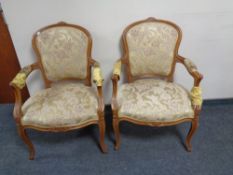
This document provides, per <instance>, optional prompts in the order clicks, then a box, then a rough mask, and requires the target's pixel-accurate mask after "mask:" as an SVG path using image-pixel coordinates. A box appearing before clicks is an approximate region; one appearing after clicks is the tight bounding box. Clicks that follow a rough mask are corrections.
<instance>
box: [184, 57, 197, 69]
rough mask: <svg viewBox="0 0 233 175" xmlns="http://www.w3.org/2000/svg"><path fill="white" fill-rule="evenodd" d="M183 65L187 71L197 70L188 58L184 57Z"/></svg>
mask: <svg viewBox="0 0 233 175" xmlns="http://www.w3.org/2000/svg"><path fill="white" fill-rule="evenodd" d="M184 65H185V66H186V67H187V69H188V71H189V72H195V71H197V66H196V65H195V64H194V63H193V62H192V60H190V59H188V58H186V59H184Z"/></svg>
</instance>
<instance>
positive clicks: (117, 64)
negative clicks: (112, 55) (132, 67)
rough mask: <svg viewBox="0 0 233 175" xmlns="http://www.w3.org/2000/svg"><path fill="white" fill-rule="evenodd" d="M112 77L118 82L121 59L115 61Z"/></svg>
mask: <svg viewBox="0 0 233 175" xmlns="http://www.w3.org/2000/svg"><path fill="white" fill-rule="evenodd" d="M112 75H113V76H112V77H113V78H114V77H118V80H119V79H120V75H121V59H119V60H117V61H116V62H115V64H114V68H113V73H112Z"/></svg>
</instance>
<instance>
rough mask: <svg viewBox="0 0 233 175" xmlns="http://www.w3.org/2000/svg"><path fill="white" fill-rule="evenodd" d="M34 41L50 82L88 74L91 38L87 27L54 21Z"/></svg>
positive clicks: (37, 34)
mask: <svg viewBox="0 0 233 175" xmlns="http://www.w3.org/2000/svg"><path fill="white" fill-rule="evenodd" d="M33 42H34V43H33V44H34V48H35V50H36V52H37V53H38V55H39V57H40V59H39V60H40V61H41V64H42V67H43V70H44V71H43V72H44V76H45V77H46V79H47V80H49V81H50V82H54V81H58V80H62V79H70V78H73V79H85V78H86V77H87V74H88V70H87V69H88V57H89V52H90V47H91V39H90V35H89V32H88V31H86V30H85V29H83V28H81V27H77V26H73V25H68V24H63V25H62V24H61V25H53V26H49V27H46V28H44V29H42V30H40V31H39V32H37V33H36V34H35V36H34V39H33Z"/></svg>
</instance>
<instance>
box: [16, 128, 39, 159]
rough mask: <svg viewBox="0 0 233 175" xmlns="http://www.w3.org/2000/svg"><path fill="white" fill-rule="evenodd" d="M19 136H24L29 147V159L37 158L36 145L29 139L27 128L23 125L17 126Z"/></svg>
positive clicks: (23, 138) (24, 140)
mask: <svg viewBox="0 0 233 175" xmlns="http://www.w3.org/2000/svg"><path fill="white" fill-rule="evenodd" d="M17 129H18V133H19V136H20V137H21V138H22V140H23V142H24V143H25V144H26V145H27V146H28V149H29V159H30V160H33V159H34V158H35V149H34V146H33V144H32V142H31V140H30V139H29V137H28V135H27V132H26V129H25V128H23V127H22V126H17Z"/></svg>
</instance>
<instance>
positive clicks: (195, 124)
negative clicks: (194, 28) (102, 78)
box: [111, 17, 203, 152]
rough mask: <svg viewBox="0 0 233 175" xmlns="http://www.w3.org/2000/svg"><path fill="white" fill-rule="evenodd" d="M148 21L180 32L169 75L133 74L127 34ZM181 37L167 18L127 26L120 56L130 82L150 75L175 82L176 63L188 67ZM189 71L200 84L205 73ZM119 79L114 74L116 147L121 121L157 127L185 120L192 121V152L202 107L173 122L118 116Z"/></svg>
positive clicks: (113, 104)
mask: <svg viewBox="0 0 233 175" xmlns="http://www.w3.org/2000/svg"><path fill="white" fill-rule="evenodd" d="M148 22H159V23H165V24H168V25H170V26H172V27H174V28H175V29H176V31H177V33H178V38H177V42H176V46H175V49H174V60H173V64H172V68H171V71H170V73H169V74H168V76H160V75H156V74H146V75H142V76H132V74H131V70H130V63H129V50H128V45H127V40H126V35H127V32H128V31H129V30H130V29H131V28H132V27H134V26H135V25H138V24H141V23H148ZM181 38H182V32H181V29H180V28H179V27H178V26H177V25H176V24H174V23H172V22H170V21H166V20H160V19H155V18H153V17H150V18H148V19H146V20H141V21H137V22H134V23H132V24H130V25H129V26H128V27H126V29H125V30H124V32H123V35H122V45H123V56H122V57H121V58H120V60H121V63H122V64H125V66H126V76H127V80H128V82H129V83H130V82H133V81H134V80H136V79H140V78H148V77H160V78H164V79H165V80H167V81H169V82H173V75H174V71H175V65H176V63H181V64H183V65H184V66H185V67H186V65H185V64H184V60H185V59H186V58H184V57H182V56H180V55H179V54H178V49H179V45H180V42H181ZM186 69H187V70H188V68H187V67H186ZM188 72H189V74H190V75H191V76H192V77H193V79H194V86H199V85H200V82H201V80H202V79H203V75H202V74H200V73H199V72H198V71H194V72H190V71H189V70H188ZM119 80H120V76H119V75H116V74H113V76H112V83H113V93H112V102H111V107H112V112H113V130H114V134H115V149H116V150H118V149H119V147H120V129H119V124H120V122H121V121H128V122H131V123H134V124H137V125H146V126H157V127H162V126H172V125H177V124H180V123H183V122H191V127H190V130H189V132H188V135H187V137H186V141H185V145H186V149H187V151H189V152H191V150H192V146H191V139H192V136H193V135H194V133H195V131H196V130H197V128H198V125H199V114H200V111H201V107H200V106H195V107H194V116H190V117H187V118H184V119H181V120H177V121H172V122H146V121H145V122H143V121H139V120H136V119H133V118H132V117H129V116H122V117H119V116H118V104H117V91H118V81H119Z"/></svg>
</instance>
